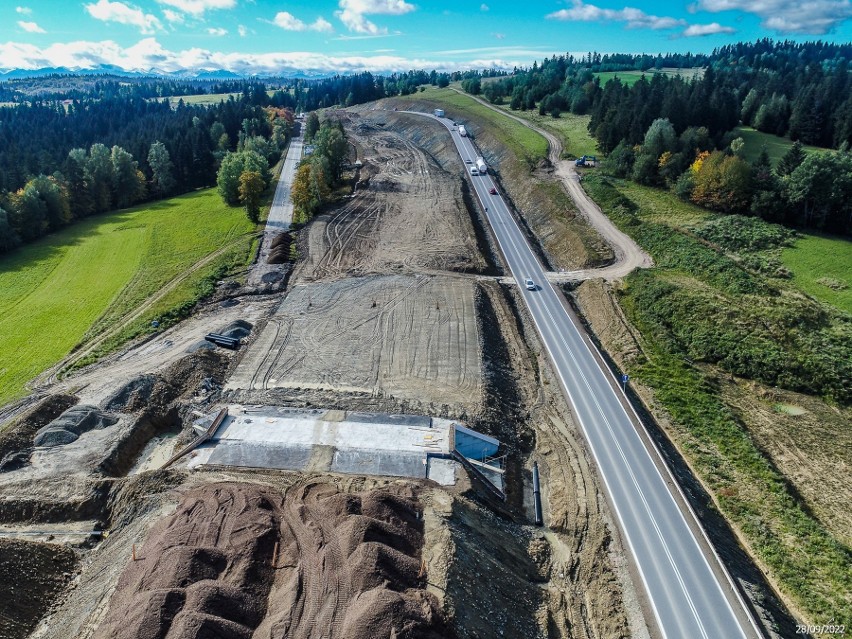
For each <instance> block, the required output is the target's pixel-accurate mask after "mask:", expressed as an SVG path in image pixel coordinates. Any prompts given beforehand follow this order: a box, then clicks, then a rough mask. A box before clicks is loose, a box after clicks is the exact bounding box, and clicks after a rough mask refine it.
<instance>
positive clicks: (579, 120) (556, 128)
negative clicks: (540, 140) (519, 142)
mask: <svg viewBox="0 0 852 639" xmlns="http://www.w3.org/2000/svg"><path fill="white" fill-rule="evenodd" d="M497 106H498V108H500V109H502V110H504V111H506V112H507V113H511V114H512V115H516V116H518V117H519V118H523V119H524V120H528V121H529V122H531V123H532V124H534V125H536V126H537V127H539V128H542V129H544V130H545V131H548V132H550V133H553V135H555V136H557V137H558V138H560V139H561V140H562V146H563V149H562V152H563V154H564V155H566V156H568V157H571V158H578V157H580V156H582V155H596V154H599V151H598V142H597V140H595V139H594V138H593V137H592V135H591V134H590V133H589V116H588V115H574V114H573V113H563V114H562V115H560V116H559V117H558V118H553V117H551V116H549V115H539V114H538V111H520V110H519V111H512V110H511V109H510V108H509V106H508V105H506V104H502V105H497Z"/></svg>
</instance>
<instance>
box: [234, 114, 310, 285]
mask: <svg viewBox="0 0 852 639" xmlns="http://www.w3.org/2000/svg"><path fill="white" fill-rule="evenodd" d="M302 128H304V127H300V130H299V135H298V136H297V137H294V138H292V139H291V140H290V146H289V147H288V148H287V155H286V156H285V157H284V166H283V167H281V175H280V177H279V178H278V184H277V185H276V186H275V194H274V195H273V196H272V205H271V206H270V207H269V215H268V216H267V218H266V227H265V228H264V231H263V241H262V242H261V245H260V253H259V255H258V259H257V262H256V263H255V265H254V266H253V268H252V269H251V271H250V272H249V276H248V283H249V284H251V285H253V286H257V285H259V284H262V283H264V282H265V281H266V280H265V279H264V278H269V277H272V276H274V277H279V278H280V277H281V273H282V270H283V269H282V266H281V265H280V264H267V262H266V260H267V259H268V258H269V254H270V252H271V251H272V242H273V240H274V239H275V238H276V237H277V236H278V234H279V233H283V232H284V231H287V230H289V229H290V223H291V222H292V221H293V202H292V201H291V200H290V188H291V187H292V186H293V178H294V177H295V176H296V169H297V168H298V167H299V162H301V161H302V131H301V129H302Z"/></svg>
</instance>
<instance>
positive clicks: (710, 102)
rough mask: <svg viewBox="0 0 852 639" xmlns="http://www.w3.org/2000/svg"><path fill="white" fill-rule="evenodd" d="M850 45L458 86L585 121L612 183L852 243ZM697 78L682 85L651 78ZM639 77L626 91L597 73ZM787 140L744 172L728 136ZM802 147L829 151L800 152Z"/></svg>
mask: <svg viewBox="0 0 852 639" xmlns="http://www.w3.org/2000/svg"><path fill="white" fill-rule="evenodd" d="M850 59H852V44H830V43H824V42H811V43H804V44H799V43H793V42H787V41H785V42H774V41H771V40H760V41H757V42H754V43H743V44H735V45H730V46H725V47H722V48H720V49H717V50H715V51H714V52H713V53H712V54H710V55H707V56H686V55H669V56H656V57H653V56H629V55H599V54H594V53H590V54H588V55H587V56H584V57H582V58H575V57H573V56H554V57H553V58H550V59H545V60H543V61H542V62H541V63H540V64H539V63H536V64H534V65H533V66H532V67H531V68H530V69H527V70H516V71H515V73H513V74H512V75H511V76H508V77H505V78H502V79H499V80H496V81H491V82H488V83H480V82H479V81H478V80H477V79H476V78H472V79H468V80H467V81H466V82H463V83H462V86H463V87H464V88H465V89H466V90H467V91H469V92H471V93H481V94H482V95H483V96H484V97H485V98H487V99H489V100H490V101H491V102H493V103H495V104H501V103H508V104H509V106H510V107H511V108H512V109H515V110H528V109H537V110H538V112H539V113H540V114H541V115H551V116H553V117H556V118H558V117H560V115H561V114H562V113H568V112H570V113H574V114H578V115H589V116H590V122H589V131H590V132H591V133H592V135H593V136H594V137H595V138H596V139H597V141H598V144H599V147H600V149H601V150H602V151H603V152H605V153H607V154H608V156H609V157H608V159H607V162H606V164H605V168H606V169H607V170H608V171H609V172H610V173H612V174H614V175H616V176H618V177H629V178H632V179H634V180H636V181H637V182H640V183H643V184H648V185H654V186H661V187H668V188H671V189H673V190H675V191H676V192H677V193H678V195H680V196H681V197H683V198H684V199H689V200H692V201H693V202H695V203H697V204H700V205H702V206H705V207H707V208H710V209H713V210H717V211H721V212H725V213H742V214H751V215H757V216H760V217H762V218H764V219H767V220H771V221H775V222H783V223H787V224H793V225H797V226H802V227H808V228H816V229H821V230H827V231H831V232H835V233H843V234H850V233H852V156H851V155H850V153H849V145H850V144H852V76H850V69H849V61H850ZM686 66H691V67H693V68H696V67H702V68H704V72H703V74H698V75H696V76H695V77H683V76H679V75H669V74H664V73H654V71H655V70H659V69H663V68H672V67H675V68H678V67H679V68H683V67H686ZM636 69H639V70H644V71H647V73H646V75H645V76H644V77H642V78H641V79H640V80H639V81H637V82H635V83H634V84H632V85H630V84H628V83H626V82H622V81H621V79H620V78H618V77H615V78H614V79H611V80H609V81H608V82H601V80H600V78H598V77H597V76H596V74H597V73H599V72H604V71H625V70H636ZM740 124H743V125H747V126H753V127H754V128H755V129H757V130H758V131H762V132H765V133H771V134H774V135H780V136H789V137H790V138H791V139H792V140H794V141H796V142H798V143H799V144H796V145H794V146H793V148H792V149H791V150H790V152H789V153H788V155H787V156H786V157H785V158H784V159H783V160H782V162H781V163H779V165H778V166H776V167H771V166H770V163H769V159H768V157H766V155H762V156H761V157H760V158H759V159H758V160H757V161H756V162H753V163H749V162H747V161H746V160H745V159H744V158H743V157H742V140H737V136H736V134H735V133H734V132H733V129H734V128H735V127H736V126H738V125H740ZM802 144H808V145H816V146H822V147H827V148H832V149H836V150H837V152H835V153H814V154H806V153H805V152H804V151H803V147H802Z"/></svg>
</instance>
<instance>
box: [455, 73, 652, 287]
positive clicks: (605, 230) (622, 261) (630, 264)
mask: <svg viewBox="0 0 852 639" xmlns="http://www.w3.org/2000/svg"><path fill="white" fill-rule="evenodd" d="M453 90H454V91H456V92H457V93H460V94H461V95H466V96H468V97H471V98H473V99H474V100H476V101H477V102H479V103H480V104H481V105H483V106H486V107H488V108H489V109H491V110H492V111H496V112H497V113H502V114H503V115H505V116H506V117H507V118H512V119H513V120H515V121H517V122H520V123H521V124H523V125H524V126H525V127H527V128H528V129H532V130H533V131H535V132H536V133H538V134H539V135H541V136H543V137H544V139H546V140H547V145H548V159H549V160H550V162H551V163H552V164H553V167H554V169H555V171H556V175H558V176H559V179H561V180H562V183H563V184H564V185H565V189H566V191H567V192H568V195H569V196H571V199H572V200H574V204H576V205H577V209H578V210H579V211H580V213H581V214H582V215H583V217H585V218H586V220H588V222H589V224H591V225H592V227H594V228H595V230H596V231H597V232H598V233H600V234H601V236H602V237H603V238H604V240H606V241H607V242H608V243H609V245H610V246H611V247H612V250H613V253H615V261H614V262H613V263H612V264H610V265H609V266H604V267H602V268H591V269H583V270H580V271H568V272H565V273H560V274H559V275H560V277H559V278H557V279H562V278H564V279H571V280H587V279H591V278H595V277H602V278H604V279H607V280H613V279H618V278H621V277H625V276H626V275H629V274H630V273H631V272H632V271H633V270H634V269H637V268H650V267H651V266H653V265H654V261H653V260H652V259H651V256H650V255H648V254H647V253H646V252H645V251H643V250H642V248H641V247H640V246H639V245H638V244H636V242H634V241H633V240H632V239H631V238H630V237H629V236H628V235H626V234H624V233H622V232H621V231H619V230H618V229H617V228H616V227H615V224H613V223H612V221H611V220H610V219H609V218H608V217H607V216H606V215H604V213H603V211H601V209H600V207H599V206H598V205H597V204H595V202H594V201H593V200H592V199H591V198H590V197H589V196H588V195H587V194H586V192H585V191H584V190H583V187H582V186H580V175H579V174H578V173H577V171H576V170H575V169H574V166H573V165H572V164H571V161H570V160H565V159H563V158H562V141H561V140H559V138H557V137H556V136H555V135H553V134H552V133H548V132H547V131H545V130H544V129H540V128H538V127H537V126H535V125H533V124H532V123H531V122H528V121H527V120H524V119H523V118H519V117H518V116H516V115H512V114H511V113H507V112H506V111H503V110H502V109H498V108H497V107H495V106H494V105H492V104H489V103H488V102H487V101H486V100H483V99H482V98H478V97H476V96H473V95H469V94H467V93H464V92H462V91H459V90H458V89H453Z"/></svg>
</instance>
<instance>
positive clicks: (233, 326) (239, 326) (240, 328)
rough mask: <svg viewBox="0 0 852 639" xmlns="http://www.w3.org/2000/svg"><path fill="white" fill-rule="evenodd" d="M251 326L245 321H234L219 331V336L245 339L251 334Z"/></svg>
mask: <svg viewBox="0 0 852 639" xmlns="http://www.w3.org/2000/svg"><path fill="white" fill-rule="evenodd" d="M251 329H252V324H251V322H246V321H245V320H235V321H233V322H231V323H230V324H228V325H227V326H226V327H225V328H223V329H222V330H221V331H219V334H220V335H224V336H225V337H232V338H233V339H245V338H246V337H248V336H249V335H250V334H251Z"/></svg>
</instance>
